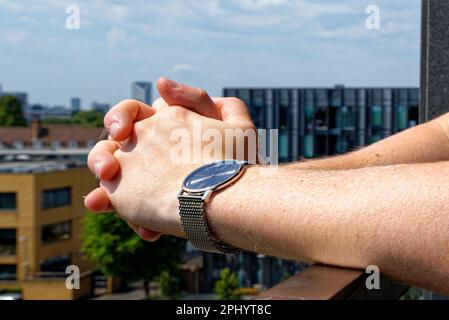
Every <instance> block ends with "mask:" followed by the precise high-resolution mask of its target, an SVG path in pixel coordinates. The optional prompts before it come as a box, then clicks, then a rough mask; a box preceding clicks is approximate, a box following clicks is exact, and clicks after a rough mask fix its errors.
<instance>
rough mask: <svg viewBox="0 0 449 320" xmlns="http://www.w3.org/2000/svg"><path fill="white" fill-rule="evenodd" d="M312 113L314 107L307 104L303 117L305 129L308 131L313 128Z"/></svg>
mask: <svg viewBox="0 0 449 320" xmlns="http://www.w3.org/2000/svg"><path fill="white" fill-rule="evenodd" d="M313 114H314V108H313V106H307V107H305V108H304V117H305V121H306V129H307V130H308V131H312V130H313V116H314V115H313Z"/></svg>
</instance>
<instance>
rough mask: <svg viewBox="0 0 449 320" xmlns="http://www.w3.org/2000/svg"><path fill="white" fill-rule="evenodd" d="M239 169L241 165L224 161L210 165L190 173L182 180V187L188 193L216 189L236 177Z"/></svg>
mask: <svg viewBox="0 0 449 320" xmlns="http://www.w3.org/2000/svg"><path fill="white" fill-rule="evenodd" d="M241 169H242V164H241V163H239V162H237V161H230V160H224V161H217V162H214V163H210V164H207V165H204V166H202V167H200V168H198V169H196V170H195V171H193V172H192V173H190V174H189V175H188V176H187V177H186V178H185V179H184V183H183V187H184V189H185V190H187V191H190V192H201V191H205V190H209V189H216V188H218V187H219V186H221V185H224V184H226V182H228V181H230V180H231V179H232V178H234V177H235V176H237V175H238V174H239V173H240V172H241Z"/></svg>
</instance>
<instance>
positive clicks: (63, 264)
mask: <svg viewBox="0 0 449 320" xmlns="http://www.w3.org/2000/svg"><path fill="white" fill-rule="evenodd" d="M70 264H71V262H70V255H69V254H65V255H61V256H57V257H54V258H51V259H47V260H44V261H41V262H40V263H39V267H40V271H41V272H64V274H65V269H66V268H67V266H69V265H70Z"/></svg>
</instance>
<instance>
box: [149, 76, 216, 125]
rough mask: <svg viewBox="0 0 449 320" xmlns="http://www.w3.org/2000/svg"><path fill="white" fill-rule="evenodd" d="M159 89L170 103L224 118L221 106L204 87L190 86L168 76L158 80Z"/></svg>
mask: <svg viewBox="0 0 449 320" xmlns="http://www.w3.org/2000/svg"><path fill="white" fill-rule="evenodd" d="M157 89H158V90H159V93H160V95H161V98H162V99H164V100H165V102H166V103H167V104H168V105H176V106H182V107H185V108H188V109H190V110H192V111H194V112H196V113H198V114H200V115H202V116H205V117H208V118H213V119H216V120H222V118H221V114H220V110H219V108H218V107H217V106H216V105H215V103H214V101H213V100H212V99H211V98H210V97H209V95H208V94H207V92H206V91H205V90H203V89H199V88H194V87H189V86H187V85H185V84H181V83H177V82H175V81H173V80H170V79H167V78H160V79H159V80H158V81H157Z"/></svg>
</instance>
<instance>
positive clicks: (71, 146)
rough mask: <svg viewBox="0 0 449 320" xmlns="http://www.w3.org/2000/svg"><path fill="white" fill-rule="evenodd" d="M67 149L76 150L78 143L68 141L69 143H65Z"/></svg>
mask: <svg viewBox="0 0 449 320" xmlns="http://www.w3.org/2000/svg"><path fill="white" fill-rule="evenodd" d="M67 147H68V148H70V149H76V148H78V141H75V140H70V141H69V142H68V143H67Z"/></svg>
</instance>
